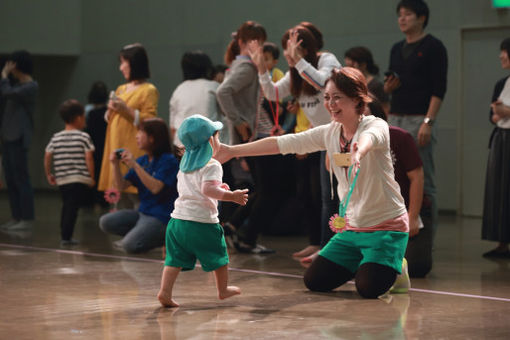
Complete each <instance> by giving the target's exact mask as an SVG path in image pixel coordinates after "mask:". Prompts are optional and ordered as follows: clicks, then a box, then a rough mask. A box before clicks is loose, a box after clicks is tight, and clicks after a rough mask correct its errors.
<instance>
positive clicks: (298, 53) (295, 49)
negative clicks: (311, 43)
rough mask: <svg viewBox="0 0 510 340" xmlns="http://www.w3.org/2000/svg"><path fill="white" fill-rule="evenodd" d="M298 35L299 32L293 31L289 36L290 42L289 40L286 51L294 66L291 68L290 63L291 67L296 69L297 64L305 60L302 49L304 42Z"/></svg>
mask: <svg viewBox="0 0 510 340" xmlns="http://www.w3.org/2000/svg"><path fill="white" fill-rule="evenodd" d="M298 34H299V33H298V31H297V30H292V32H290V35H289V40H287V48H286V50H285V51H286V52H287V54H288V57H289V58H290V59H291V60H292V62H293V64H294V65H292V66H291V65H290V63H289V66H291V67H294V66H295V65H296V63H297V62H298V61H300V60H301V58H303V48H302V47H301V43H302V42H303V40H298ZM286 57H287V56H286Z"/></svg>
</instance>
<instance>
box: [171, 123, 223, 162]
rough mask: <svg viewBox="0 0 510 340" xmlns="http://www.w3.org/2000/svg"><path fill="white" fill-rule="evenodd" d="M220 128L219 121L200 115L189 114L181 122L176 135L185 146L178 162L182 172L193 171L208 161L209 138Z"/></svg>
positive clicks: (209, 155)
mask: <svg viewBox="0 0 510 340" xmlns="http://www.w3.org/2000/svg"><path fill="white" fill-rule="evenodd" d="M222 128H223V124H222V123H221V122H213V121H212V120H210V119H209V118H207V117H204V116H202V115H193V116H190V117H188V118H186V119H185V120H184V121H183V122H182V124H181V126H180V127H179V129H178V130H177V136H178V137H179V139H180V140H181V142H182V144H183V145H184V148H185V151H184V155H183V156H182V159H181V163H180V164H179V169H181V171H182V172H191V171H195V170H197V169H200V168H202V167H203V166H204V165H206V164H207V162H209V160H210V159H211V157H212V154H213V150H212V147H211V144H209V138H211V136H212V135H214V133H215V132H216V131H219V130H221V129H222Z"/></svg>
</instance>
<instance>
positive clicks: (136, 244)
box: [99, 210, 167, 253]
mask: <svg viewBox="0 0 510 340" xmlns="http://www.w3.org/2000/svg"><path fill="white" fill-rule="evenodd" d="M166 226H167V224H166V223H163V222H161V221H160V220H159V219H157V218H155V217H152V216H149V215H145V214H143V213H141V212H138V211H136V210H119V211H115V212H111V213H108V214H106V215H103V216H101V218H100V219H99V227H100V228H101V230H103V231H104V232H105V233H110V234H115V235H120V236H124V238H123V239H122V241H121V243H122V247H123V248H124V250H125V251H126V252H128V253H142V252H146V251H149V250H151V249H153V248H156V247H161V246H163V245H165V233H166Z"/></svg>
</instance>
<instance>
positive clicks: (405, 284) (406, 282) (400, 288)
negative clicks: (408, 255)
mask: <svg viewBox="0 0 510 340" xmlns="http://www.w3.org/2000/svg"><path fill="white" fill-rule="evenodd" d="M409 288H411V280H410V279H409V272H408V270H407V260H406V259H405V258H404V260H403V261H402V274H400V275H397V279H396V280H395V283H394V284H393V287H391V288H390V293H391V294H405V293H407V292H409Z"/></svg>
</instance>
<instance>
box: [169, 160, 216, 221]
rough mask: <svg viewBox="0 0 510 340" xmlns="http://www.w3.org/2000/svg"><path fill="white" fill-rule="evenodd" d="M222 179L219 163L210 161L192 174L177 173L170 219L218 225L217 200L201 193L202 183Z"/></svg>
mask: <svg viewBox="0 0 510 340" xmlns="http://www.w3.org/2000/svg"><path fill="white" fill-rule="evenodd" d="M222 178H223V169H222V168H221V164H220V162H218V161H217V160H215V159H214V158H211V160H210V161H209V162H208V163H207V164H206V165H205V166H204V167H202V168H200V169H198V170H195V171H192V172H187V173H185V172H182V171H179V173H178V174H177V191H178V192H179V197H178V198H177V200H175V204H174V206H175V208H174V211H173V212H172V213H171V214H170V216H171V217H172V218H178V219H180V220H186V221H194V222H200V223H219V219H218V200H216V199H213V198H210V197H208V196H206V195H204V194H203V193H202V183H203V182H205V181H219V182H221V181H222Z"/></svg>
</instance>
